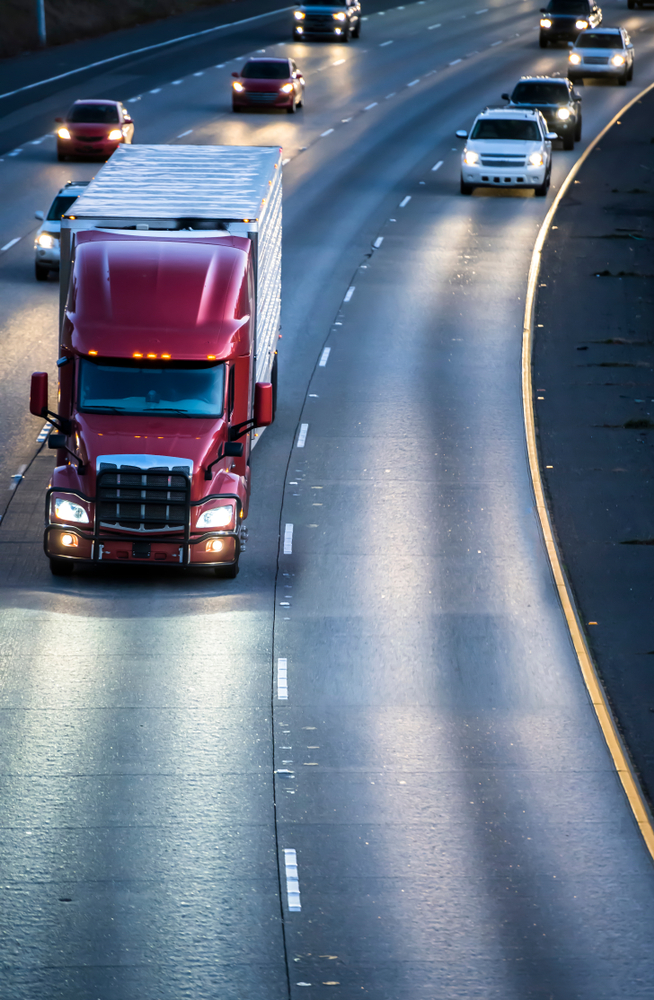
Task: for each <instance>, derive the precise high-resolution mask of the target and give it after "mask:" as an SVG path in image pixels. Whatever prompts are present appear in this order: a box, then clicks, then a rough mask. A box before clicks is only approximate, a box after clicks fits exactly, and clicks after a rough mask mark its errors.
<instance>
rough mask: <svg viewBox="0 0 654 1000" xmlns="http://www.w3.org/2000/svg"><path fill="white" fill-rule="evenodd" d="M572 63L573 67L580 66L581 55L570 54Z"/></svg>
mask: <svg viewBox="0 0 654 1000" xmlns="http://www.w3.org/2000/svg"><path fill="white" fill-rule="evenodd" d="M570 62H571V63H572V65H573V66H578V65H579V63H580V62H581V56H580V55H579V53H577V52H571V53H570Z"/></svg>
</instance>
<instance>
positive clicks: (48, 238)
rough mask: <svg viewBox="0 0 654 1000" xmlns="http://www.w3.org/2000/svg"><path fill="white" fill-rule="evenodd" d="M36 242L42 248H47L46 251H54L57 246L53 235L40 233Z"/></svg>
mask: <svg viewBox="0 0 654 1000" xmlns="http://www.w3.org/2000/svg"><path fill="white" fill-rule="evenodd" d="M36 242H37V243H38V245H39V246H40V247H45V248H46V250H52V248H53V247H54V246H56V245H57V240H56V239H55V237H54V236H53V235H52V234H51V233H40V234H39V236H38V239H37V241H36Z"/></svg>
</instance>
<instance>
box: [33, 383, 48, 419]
mask: <svg viewBox="0 0 654 1000" xmlns="http://www.w3.org/2000/svg"><path fill="white" fill-rule="evenodd" d="M30 413H33V414H34V416H35V417H47V415H48V373H47V372H34V374H33V375H32V383H31V385H30Z"/></svg>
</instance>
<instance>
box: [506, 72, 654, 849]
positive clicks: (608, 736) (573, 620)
mask: <svg viewBox="0 0 654 1000" xmlns="http://www.w3.org/2000/svg"><path fill="white" fill-rule="evenodd" d="M652 89H654V83H653V84H650V85H649V86H648V87H646V88H645V89H644V90H641V91H640V93H638V94H637V95H636V96H635V97H634V98H632V100H630V101H629V102H628V103H627V104H625V105H624V107H623V108H621V109H620V111H619V112H618V114H616V115H614V117H613V118H612V119H611V121H610V122H609V123H608V125H606V126H605V127H604V128H603V129H602V131H601V132H600V133H599V134H598V135H597V136H596V137H595V138H594V139H593V141H592V142H591V143H590V144H589V146H588V147H587V148H586V149H585V150H584V152H583V153H582V155H581V156H580V157H579V159H578V160H577V162H576V163H575V164H574V166H573V167H572V169H571V170H570V173H569V174H568V175H567V177H566V178H565V180H564V182H563V184H562V185H561V188H560V190H559V192H558V193H557V195H556V197H555V198H554V201H553V202H552V205H551V208H550V210H549V211H548V213H547V215H546V216H545V219H544V221H543V224H542V225H541V227H540V230H539V232H538V236H537V238H536V243H535V244H534V249H533V252H532V257H531V264H530V267H529V277H528V279H527V294H526V297H525V315H524V325H523V331H522V407H523V417H524V424H525V437H526V444H527V456H528V461H529V472H530V475H531V482H532V487H533V491H534V498H535V502H536V511H537V513H538V518H539V521H540V526H541V531H542V533H543V540H544V542H545V549H546V551H547V557H548V560H549V563H550V568H551V570H552V575H553V577H554V584H555V587H556V590H557V593H558V595H559V600H560V601H561V606H562V608H563V613H564V615H565V619H566V622H567V625H568V630H569V632H570V638H571V640H572V645H573V647H574V650H575V653H576V656H577V660H578V663H579V667H580V670H581V675H582V677H583V680H584V684H585V685H586V690H587V692H588V695H589V697H590V701H591V704H592V706H593V709H594V711H595V715H596V717H597V721H598V723H599V726H600V729H601V730H602V734H603V736H604V739H605V741H606V745H607V747H608V750H609V753H610V754H611V758H612V760H613V764H614V767H615V769H616V771H617V773H618V777H619V779H620V782H621V784H622V787H623V789H624V791H625V794H626V796H627V799H628V802H629V806H630V807H631V811H632V813H633V815H634V818H635V820H636V823H637V824H638V828H639V830H640V832H641V834H642V837H643V840H644V841H645V846H646V847H647V850H648V851H649V854H650V857H651V858H652V860H653V861H654V820H653V818H652V814H651V812H650V809H649V806H648V803H647V800H646V798H645V795H644V793H643V790H642V788H641V786H640V782H639V780H638V777H637V775H636V772H635V770H634V768H633V766H632V763H631V760H630V757H629V751H628V749H627V746H626V744H625V742H624V740H623V739H622V736H621V734H620V731H619V729H618V727H617V724H616V720H615V719H614V717H613V714H612V712H611V708H610V706H609V701H608V698H607V696H606V692H605V690H604V686H603V684H602V681H601V679H600V676H599V673H598V671H597V667H596V665H595V663H594V661H593V658H592V656H591V652H590V649H589V646H588V642H587V640H586V636H585V634H584V631H583V628H582V626H581V621H580V618H579V613H578V610H577V607H576V605H575V601H574V598H573V596H572V589H571V587H570V583H569V581H568V579H567V577H566V574H565V571H564V569H563V563H562V561H561V555H560V552H559V548H558V545H557V543H556V538H555V536H554V531H553V528H552V521H551V517H550V512H549V508H548V506H547V502H546V499H545V491H544V489H543V479H542V476H541V471H540V465H539V460H538V447H537V444H536V424H535V421H534V405H533V391H534V390H533V384H532V377H531V371H532V350H533V333H534V313H535V306H536V291H537V288H538V279H539V275H540V265H541V256H542V252H543V246H544V244H545V240H546V238H547V234H548V232H549V229H550V226H551V225H552V221H553V219H554V216H555V214H556V211H557V209H558V207H559V204H560V203H561V200H562V199H563V198H564V197H565V195H566V194H567V192H568V189H569V188H570V187H571V185H572V182H573V181H574V179H575V177H576V175H577V174H578V173H579V170H580V169H581V167H582V166H583V164H584V163H585V162H586V160H587V159H588V157H589V155H590V154H591V152H592V151H593V150H594V149H595V147H596V146H597V144H598V143H599V142H601V140H602V139H603V138H604V136H605V135H606V133H607V132H608V131H609V129H611V128H612V127H613V126H614V125H615V123H616V122H617V121H618V120H619V119H620V117H621V116H622V115H624V114H625V113H626V112H627V111H628V110H629V109H630V108H631V107H632V106H633V105H634V104H636V103H637V102H638V101H640V100H641V99H642V98H643V97H644V96H645V95H646V94H648V93H649V92H650V91H651V90H652Z"/></svg>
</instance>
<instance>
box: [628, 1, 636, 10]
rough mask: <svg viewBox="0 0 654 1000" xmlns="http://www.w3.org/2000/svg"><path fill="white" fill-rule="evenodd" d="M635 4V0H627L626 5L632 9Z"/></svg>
mask: <svg viewBox="0 0 654 1000" xmlns="http://www.w3.org/2000/svg"><path fill="white" fill-rule="evenodd" d="M635 6H636V3H635V0H627V7H628V8H629V10H633V9H634V7H635Z"/></svg>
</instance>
